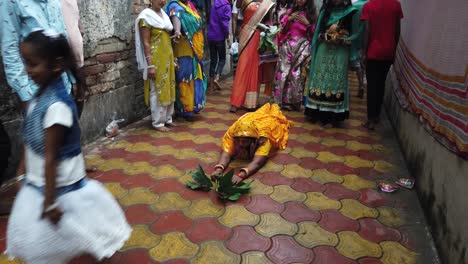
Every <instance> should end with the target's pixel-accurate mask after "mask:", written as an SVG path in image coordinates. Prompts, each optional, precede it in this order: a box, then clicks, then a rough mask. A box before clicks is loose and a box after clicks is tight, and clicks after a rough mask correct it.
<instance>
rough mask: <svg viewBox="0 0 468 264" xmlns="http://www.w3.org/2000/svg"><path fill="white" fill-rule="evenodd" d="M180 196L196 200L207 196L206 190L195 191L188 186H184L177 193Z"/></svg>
mask: <svg viewBox="0 0 468 264" xmlns="http://www.w3.org/2000/svg"><path fill="white" fill-rule="evenodd" d="M179 194H180V196H181V197H182V198H184V199H185V200H196V199H200V198H208V197H209V196H208V192H203V191H195V190H192V189H190V188H189V187H186V188H185V191H183V192H182V193H179Z"/></svg>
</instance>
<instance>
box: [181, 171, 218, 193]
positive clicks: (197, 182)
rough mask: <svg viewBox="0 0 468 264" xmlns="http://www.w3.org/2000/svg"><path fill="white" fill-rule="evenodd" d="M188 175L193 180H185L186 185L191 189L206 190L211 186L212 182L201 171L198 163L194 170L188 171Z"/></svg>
mask: <svg viewBox="0 0 468 264" xmlns="http://www.w3.org/2000/svg"><path fill="white" fill-rule="evenodd" d="M190 176H192V179H193V180H194V181H188V182H186V185H187V187H189V188H190V189H192V190H201V191H204V192H207V191H209V190H210V189H211V187H213V183H212V182H211V180H210V178H208V177H207V176H206V174H205V172H204V171H203V168H202V167H201V166H200V165H198V167H197V170H196V171H192V172H190Z"/></svg>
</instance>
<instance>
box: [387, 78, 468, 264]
mask: <svg viewBox="0 0 468 264" xmlns="http://www.w3.org/2000/svg"><path fill="white" fill-rule="evenodd" d="M391 74H393V73H391ZM390 80H391V78H389V80H387V88H386V96H385V107H386V110H387V113H388V116H389V117H390V121H391V123H392V125H393V127H394V130H395V132H396V133H397V136H398V138H399V140H400V146H401V149H402V151H403V153H404V155H405V158H406V162H407V165H408V168H409V170H410V171H411V173H412V174H413V176H414V177H415V178H416V187H417V191H418V193H419V199H420V202H421V204H422V206H423V208H424V210H425V213H426V216H427V221H428V222H429V224H430V226H431V229H432V235H433V237H434V240H435V242H436V245H437V247H438V250H439V255H440V257H441V259H442V261H443V263H454V264H455V263H456V264H461V263H468V252H467V250H468V221H467V219H468V203H467V202H466V196H465V193H466V189H467V187H468V161H466V160H463V159H461V158H460V157H458V156H457V155H455V154H454V153H452V152H450V151H449V150H448V149H447V148H445V147H444V146H443V145H441V144H440V143H439V142H437V141H436V140H435V139H434V138H433V137H432V136H431V135H430V134H429V133H428V132H427V130H426V129H425V128H424V127H423V126H422V125H421V123H420V122H419V120H418V118H417V117H416V116H414V115H413V114H411V113H409V112H407V111H405V110H404V109H402V108H401V106H400V103H399V102H398V100H397V98H396V96H395V94H394V92H393V85H398V83H397V82H396V81H390Z"/></svg>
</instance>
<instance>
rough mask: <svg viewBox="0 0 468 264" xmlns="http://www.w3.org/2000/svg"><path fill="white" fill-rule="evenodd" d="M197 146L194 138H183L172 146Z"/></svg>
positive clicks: (182, 147)
mask: <svg viewBox="0 0 468 264" xmlns="http://www.w3.org/2000/svg"><path fill="white" fill-rule="evenodd" d="M196 146H197V144H195V142H193V141H192V140H181V141H176V142H175V143H173V144H172V147H173V148H175V149H193V148H195V147H196Z"/></svg>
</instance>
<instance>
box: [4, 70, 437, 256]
mask: <svg viewBox="0 0 468 264" xmlns="http://www.w3.org/2000/svg"><path fill="white" fill-rule="evenodd" d="M350 79H351V87H352V89H351V90H352V95H353V96H352V99H351V102H352V105H351V111H350V113H351V118H350V119H349V120H347V121H346V122H345V127H343V128H322V127H320V126H318V125H315V124H312V123H309V122H307V121H305V119H304V116H303V114H302V113H300V112H285V115H286V116H287V117H288V118H289V119H291V120H293V121H294V122H295V126H294V127H293V128H292V129H291V130H290V137H289V142H288V147H287V149H286V150H284V151H280V152H279V153H277V154H276V155H275V156H274V157H273V158H272V159H270V161H269V162H268V163H267V165H266V166H265V167H264V168H262V169H261V171H260V172H258V173H257V174H255V175H254V176H252V177H251V179H253V180H254V182H253V183H252V188H251V191H250V193H249V194H248V195H246V196H244V197H242V198H241V199H240V200H239V201H237V202H228V203H223V202H221V201H220V200H218V198H217V197H216V195H215V194H214V193H213V192H210V193H205V192H198V191H192V190H190V189H189V188H187V187H185V183H186V181H188V180H190V176H189V172H190V171H191V170H194V169H195V168H196V167H197V165H198V164H200V165H201V166H202V167H203V168H204V169H205V171H206V172H207V173H211V170H212V167H213V166H214V164H216V162H217V160H218V157H219V151H220V142H221V138H222V136H223V134H224V133H225V131H226V130H227V128H228V127H229V126H230V125H231V124H232V123H233V122H234V121H235V120H236V119H237V118H238V117H239V116H240V115H242V114H243V113H244V112H243V111H239V112H238V113H237V114H232V113H229V112H228V111H227V108H228V98H229V94H230V90H229V87H231V85H232V79H227V80H225V81H224V83H223V87H224V89H223V91H222V93H221V94H218V95H209V96H208V103H207V106H206V108H205V109H204V110H203V111H202V113H201V114H200V115H197V116H196V121H195V122H178V123H177V125H178V126H177V127H176V128H174V129H173V131H172V132H170V133H161V132H157V131H155V130H153V129H151V125H150V121H149V120H148V119H146V120H142V121H139V122H137V123H134V124H131V125H130V126H128V127H125V128H124V129H123V130H122V131H121V134H120V135H119V136H117V137H116V138H115V139H114V140H111V139H108V138H102V139H99V140H97V141H96V142H94V143H92V144H90V145H88V146H87V147H86V149H87V151H86V154H87V155H86V160H87V163H88V164H90V165H95V166H96V167H97V169H98V170H97V172H95V173H92V174H90V175H89V176H90V177H92V178H94V179H96V180H98V181H100V182H102V183H103V184H104V185H105V186H106V187H107V188H108V189H109V190H110V191H111V192H112V194H113V195H114V196H115V197H116V198H117V199H118V201H119V203H120V204H121V206H122V207H123V208H124V210H125V213H126V215H127V217H128V221H129V222H130V223H131V224H132V227H133V234H132V237H131V238H130V240H129V241H128V242H127V243H126V245H125V246H124V247H123V248H122V250H121V251H120V252H119V253H118V254H116V255H115V256H114V257H113V258H112V259H111V260H110V263H122V264H124V263H223V264H226V263H252V264H254V263H255V264H257V263H333V264H340V263H360V264H370V263H385V264H395V263H399V264H404V263H439V262H438V258H437V253H436V251H435V249H434V246H433V241H432V238H431V236H430V235H429V234H428V229H427V226H426V223H425V220H424V216H423V213H422V210H421V207H420V205H419V202H418V198H417V195H416V192H415V191H414V190H407V189H404V188H400V189H399V190H398V191H397V192H395V193H390V194H387V193H383V192H381V191H380V190H378V188H377V184H378V183H379V182H382V181H384V182H394V181H396V180H397V179H398V178H407V177H411V175H408V171H407V168H406V167H405V163H404V161H403V158H402V155H401V153H400V149H399V146H398V143H397V141H396V138H395V136H394V132H393V130H392V128H391V126H390V123H389V122H388V121H387V120H385V122H383V125H381V126H380V127H379V128H378V129H377V130H376V132H368V131H367V130H366V129H364V128H362V126H361V123H362V122H363V121H364V119H365V111H366V109H365V99H359V98H357V97H355V96H354V95H355V94H356V92H357V87H356V86H357V85H356V80H355V79H354V78H352V77H350ZM242 165H243V163H242V162H238V161H235V162H233V163H232V164H231V167H233V168H239V167H241V166H242ZM416 184H417V182H416ZM6 225H7V217H6V216H5V217H2V218H0V250H1V251H2V252H3V251H4V250H5V236H6V234H5V230H6ZM0 263H19V262H15V261H8V260H7V259H6V256H4V255H2V256H1V257H0ZM73 263H75V264H79V263H81V264H85V263H93V262H92V260H91V259H90V258H88V257H86V256H83V257H81V258H80V259H77V260H75V261H73Z"/></svg>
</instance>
